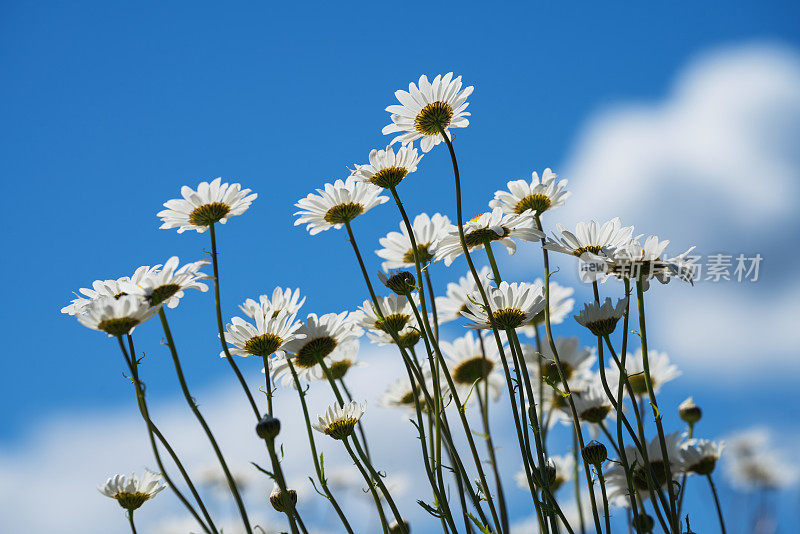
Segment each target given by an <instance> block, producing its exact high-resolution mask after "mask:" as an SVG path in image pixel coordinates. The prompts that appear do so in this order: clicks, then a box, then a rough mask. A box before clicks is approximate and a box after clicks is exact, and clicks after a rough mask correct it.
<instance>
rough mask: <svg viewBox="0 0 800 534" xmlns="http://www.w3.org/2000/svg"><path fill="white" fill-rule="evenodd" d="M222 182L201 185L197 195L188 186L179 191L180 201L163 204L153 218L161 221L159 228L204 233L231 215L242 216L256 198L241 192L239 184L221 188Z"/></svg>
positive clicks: (246, 192) (220, 180) (243, 191)
mask: <svg viewBox="0 0 800 534" xmlns="http://www.w3.org/2000/svg"><path fill="white" fill-rule="evenodd" d="M221 182H222V178H216V179H215V180H212V181H211V183H208V182H200V185H198V186H197V191H195V190H194V189H192V188H191V187H188V186H183V187H182V188H181V196H182V197H183V198H174V199H172V200H168V201H166V202H165V203H164V207H165V208H167V209H165V210H162V211H159V212H158V213H157V214H156V216H157V217H161V220H162V221H163V223H164V224H162V225H161V226H160V227H159V228H177V229H178V233H179V234H180V233H183V232H185V231H186V230H197V231H198V232H205V231H206V230H207V229H208V227H209V226H211V225H212V224H214V223H217V222H218V223H222V224H225V223H227V222H228V219H229V218H231V217H233V216H234V215H241V214H242V213H244V212H245V211H247V209H248V208H249V207H250V204H252V203H253V201H254V200H255V199H256V197H258V195H257V194H256V193H253V194H252V195H251V194H249V193H250V189H242V186H241V185H240V184H227V183H225V184H223V183H221Z"/></svg>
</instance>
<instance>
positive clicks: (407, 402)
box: [380, 362, 447, 411]
mask: <svg viewBox="0 0 800 534" xmlns="http://www.w3.org/2000/svg"><path fill="white" fill-rule="evenodd" d="M422 376H423V378H424V379H425V386H426V388H427V389H428V393H430V394H431V396H433V377H432V373H431V372H430V367H429V366H428V363H427V362H423V364H422ZM439 387H440V388H441V392H442V397H443V398H446V397H445V396H446V392H447V385H446V384H444V383H443V382H442V383H441V384H440V386H439ZM416 389H417V394H418V395H419V398H418V400H419V405H420V408H421V409H422V410H423V411H425V410H426V409H427V405H426V403H425V396H424V394H423V393H422V391H421V390H420V387H419V384H417V385H416ZM380 404H381V406H385V407H387V408H403V409H406V410H411V411H414V410H416V406H415V404H414V388H412V387H411V382H409V381H408V376H407V375H401V376H400V377H399V378H397V379H396V380H395V381H394V382H392V383H391V384H389V386H388V387H387V388H386V391H385V392H384V393H383V395H382V396H381V400H380Z"/></svg>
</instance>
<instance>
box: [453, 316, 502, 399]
mask: <svg viewBox="0 0 800 534" xmlns="http://www.w3.org/2000/svg"><path fill="white" fill-rule="evenodd" d="M439 346H440V347H441V349H442V352H443V353H444V355H445V362H446V363H447V368H448V369H449V370H450V375H451V376H452V378H453V383H454V384H455V386H456V388H457V389H458V396H459V398H460V399H466V398H467V395H468V394H469V393H470V391H471V390H472V389H473V387H475V388H477V389H478V391H476V392H475V393H476V394H480V395H483V394H484V392H485V391H486V388H488V392H489V393H490V394H491V398H492V400H494V401H496V400H497V399H499V398H500V395H501V393H502V392H503V390H504V389H505V379H504V378H503V376H502V374H501V371H500V369H501V367H500V359H499V356H498V352H497V344H496V343H495V342H494V337H493V335H492V334H490V333H489V334H484V335H483V344H481V339H479V338H478V337H477V336H476V335H474V334H473V333H472V332H467V333H466V334H465V335H463V336H461V337H459V338H456V339H455V340H453V341H452V342H448V341H440V342H439ZM481 346H483V350H482V349H481ZM475 398H476V395H470V397H469V401H470V402H472V401H474V400H475Z"/></svg>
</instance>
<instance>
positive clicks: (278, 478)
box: [264, 439, 306, 534]
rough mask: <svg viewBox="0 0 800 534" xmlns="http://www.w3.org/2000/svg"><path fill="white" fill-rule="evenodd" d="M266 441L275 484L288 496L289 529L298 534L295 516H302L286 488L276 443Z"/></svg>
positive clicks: (285, 500)
mask: <svg viewBox="0 0 800 534" xmlns="http://www.w3.org/2000/svg"><path fill="white" fill-rule="evenodd" d="M264 441H265V442H266V444H267V451H268V452H269V459H270V461H271V462H272V474H273V475H274V476H275V482H277V483H278V488H279V489H280V490H281V496H287V497H286V498H284V499H283V501H284V502H283V507H284V509H285V513H286V517H287V519H288V520H289V527H291V529H292V533H293V534H298V530H297V522H296V521H295V516H296V517H297V518H298V519H299V518H300V514H299V513H298V512H297V507H296V506H295V505H294V503H293V502H292V499H290V498H288V495H289V490H288V487H287V486H286V478H284V476H283V469H281V463H280V461H279V460H278V454H277V453H276V452H275V442H274V441H273V440H271V439H265V440H264ZM302 531H303V532H306V530H305V528H303V529H302Z"/></svg>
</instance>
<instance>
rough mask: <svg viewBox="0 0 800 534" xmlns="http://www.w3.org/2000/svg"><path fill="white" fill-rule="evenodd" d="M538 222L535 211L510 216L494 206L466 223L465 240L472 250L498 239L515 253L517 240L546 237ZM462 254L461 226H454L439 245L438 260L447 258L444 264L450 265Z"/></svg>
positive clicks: (510, 251)
mask: <svg viewBox="0 0 800 534" xmlns="http://www.w3.org/2000/svg"><path fill="white" fill-rule="evenodd" d="M535 225H536V222H535V221H534V219H533V212H532V211H526V212H525V213H523V214H521V215H509V214H507V213H503V210H502V209H500V208H494V209H493V210H492V211H491V212H488V213H484V214H482V215H479V216H478V217H475V218H474V219H472V220H469V221H467V222H466V223H465V224H464V241H465V242H466V244H467V247H468V248H469V249H470V251H473V250H480V249H482V248H483V247H484V246H485V245H486V243H491V242H493V241H497V242H498V243H500V244H501V245H503V246H504V247H506V249H507V250H508V253H509V254H514V252H516V250H517V244H516V243H515V242H514V239H522V240H523V241H538V240H539V239H541V238H542V237H544V234H543V233H542V232H541V231H539V230H538V229H537V228H536V226H535ZM463 253H464V249H463V248H462V247H461V238H460V237H459V234H458V227H457V226H455V225H451V226H450V229H449V231H448V232H447V235H445V236H444V237H442V239H441V240H440V241H439V243H438V244H437V245H436V253H435V260H436V261H441V260H444V264H445V265H448V266H449V265H450V264H451V263H453V261H454V260H455V259H456V258H457V257H459V256H460V255H461V254H463Z"/></svg>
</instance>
